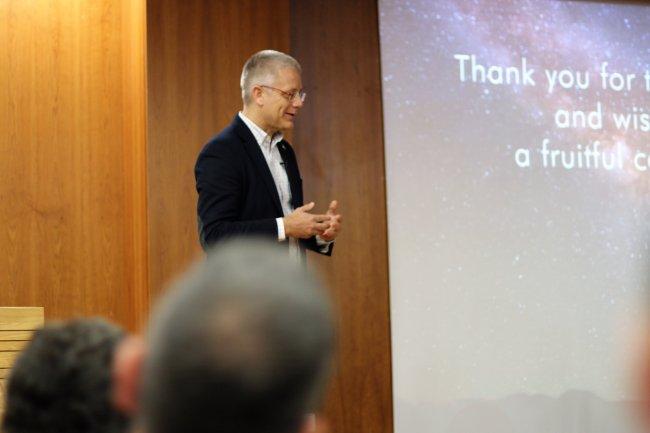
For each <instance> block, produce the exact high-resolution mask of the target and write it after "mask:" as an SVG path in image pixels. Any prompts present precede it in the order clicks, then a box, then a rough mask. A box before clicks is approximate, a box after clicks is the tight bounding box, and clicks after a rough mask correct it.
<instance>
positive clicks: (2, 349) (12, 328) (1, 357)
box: [0, 307, 45, 413]
mask: <svg viewBox="0 0 650 433" xmlns="http://www.w3.org/2000/svg"><path fill="white" fill-rule="evenodd" d="M44 323H45V313H44V309H43V307H0V394H2V398H1V399H0V413H1V412H2V408H3V406H4V389H5V381H6V380H7V377H8V376H9V371H10V370H11V366H12V365H13V363H14V361H15V359H16V357H17V356H18V354H19V353H20V351H21V350H22V348H23V347H25V345H26V344H27V343H28V342H29V340H30V339H31V337H32V333H33V332H34V331H35V330H36V329H38V328H40V327H42V326H43V324H44Z"/></svg>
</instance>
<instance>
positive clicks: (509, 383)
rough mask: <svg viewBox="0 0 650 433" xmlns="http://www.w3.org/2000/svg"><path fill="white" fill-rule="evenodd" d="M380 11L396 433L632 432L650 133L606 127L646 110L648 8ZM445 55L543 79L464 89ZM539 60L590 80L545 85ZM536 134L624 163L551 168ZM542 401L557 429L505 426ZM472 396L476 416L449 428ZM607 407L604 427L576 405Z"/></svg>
mask: <svg viewBox="0 0 650 433" xmlns="http://www.w3.org/2000/svg"><path fill="white" fill-rule="evenodd" d="M379 12H380V37H381V58H382V79H383V100H384V101H383V106H384V133H385V146H386V176H387V197H388V223H389V256H390V257H389V260H390V284H391V324H392V325H391V326H392V338H393V342H392V345H393V378H394V399H395V419H396V433H406V432H408V433H418V432H427V433H428V432H434V431H435V432H441V431H452V430H454V429H455V428H458V429H459V432H460V430H463V431H464V433H470V431H471V430H472V428H473V427H472V426H474V427H476V428H477V430H480V431H483V430H485V429H481V426H485V425H486V423H488V424H489V422H488V421H486V419H493V421H494V423H495V424H494V425H495V426H496V425H497V424H498V425H501V424H499V422H501V421H497V419H502V421H503V420H504V419H505V420H508V422H505V424H503V426H506V427H503V426H502V427H503V428H496V427H495V429H494V431H498V430H503V431H505V430H508V429H510V428H514V430H516V431H517V432H519V431H520V430H526V428H528V429H529V431H530V432H531V433H532V432H538V431H539V432H540V433H541V432H544V433H552V432H553V431H555V430H557V431H560V430H562V431H572V432H573V431H575V432H576V433H577V432H578V431H580V433H585V431H599V432H600V431H603V432H608V431H616V432H621V431H632V430H633V427H631V426H627V425H624V424H625V422H624V421H622V419H623V418H624V417H623V415H621V414H620V413H622V412H621V410H622V409H621V407H620V405H622V404H624V403H625V402H629V401H631V400H633V399H634V397H635V395H634V392H635V391H636V390H635V389H634V386H633V382H634V380H635V378H634V376H633V375H632V374H631V366H632V359H633V357H634V347H633V346H634V344H633V343H632V342H633V341H634V338H635V337H634V336H635V335H636V334H637V333H638V332H639V328H640V327H642V326H643V320H644V319H645V316H646V312H647V308H648V302H647V301H648V299H647V296H646V292H647V291H648V278H647V274H648V271H649V269H648V263H649V262H648V234H649V230H648V221H649V218H648V216H649V210H650V209H649V206H648V204H649V197H650V183H649V182H650V170H648V171H646V172H644V171H642V170H641V169H638V168H636V167H635V166H634V165H633V163H632V159H633V157H634V156H635V155H636V154H637V152H645V153H650V132H645V131H641V130H636V131H635V130H627V131H625V130H620V129H617V128H616V127H615V125H614V123H613V121H612V119H611V113H628V112H630V111H632V109H633V107H635V108H636V110H637V112H638V113H643V112H645V113H648V112H650V93H649V92H647V91H646V89H645V81H644V78H643V73H644V71H646V70H650V6H643V5H639V4H636V5H635V4H625V3H617V4H608V3H603V2H587V1H576V2H573V1H551V0H528V1H526V0H521V1H514V0H512V1H505V0H500V1H495V0H490V1H488V0H475V1H462V0H451V1H434V0H419V1H404V0H380V1H379ZM455 55H474V56H475V59H476V61H477V62H478V63H480V64H482V65H484V66H486V67H487V66H490V65H500V66H503V67H510V66H521V59H522V57H525V58H526V61H527V66H528V67H529V68H532V69H534V70H535V74H534V78H535V83H536V84H535V86H531V85H523V84H511V85H506V84H504V85H495V84H490V83H481V82H473V81H472V80H471V79H466V80H465V81H464V82H461V80H460V79H459V61H458V60H457V59H455V58H454V56H455ZM603 62H607V71H608V72H610V73H613V72H618V73H621V74H623V75H626V74H635V75H636V78H635V80H634V81H633V82H632V86H631V88H630V90H629V91H628V90H626V89H622V90H620V91H616V90H613V89H612V88H609V87H608V88H606V89H603V88H602V86H601V76H600V72H601V67H602V63H603ZM466 66H468V64H466ZM546 69H548V70H558V71H559V70H562V69H568V70H571V71H574V72H577V71H579V72H581V73H583V74H585V75H586V73H588V74H589V77H590V86H589V88H588V89H576V88H568V89H565V88H562V87H561V86H559V85H557V84H556V88H555V89H554V90H553V92H549V91H548V83H547V79H546V77H545V72H544V71H545V70H546ZM466 78H468V77H467V76H466ZM597 104H600V106H601V109H602V112H603V126H602V128H598V129H592V128H589V127H576V128H558V127H557V126H556V125H555V122H554V114H555V112H556V110H559V109H566V110H582V111H585V112H587V113H588V112H591V111H593V110H595V109H596V107H597ZM545 139H546V140H547V146H548V147H549V148H550V149H558V150H563V151H567V152H568V151H572V150H573V151H575V150H576V149H584V148H585V147H587V146H590V145H591V146H593V143H594V142H595V141H597V142H598V143H599V146H600V147H599V149H600V151H601V152H602V153H604V154H605V155H609V156H612V155H614V154H616V155H622V160H623V163H622V167H618V166H617V167H614V168H613V169H611V170H607V169H604V168H603V167H602V166H601V167H599V168H597V169H595V168H589V169H587V168H576V167H574V168H573V169H565V168H563V167H561V166H557V167H551V166H546V167H544V166H543V165H542V163H541V158H542V155H541V153H540V152H539V149H540V147H541V145H542V142H543V140H545ZM517 149H528V150H529V151H530V157H531V164H530V166H529V167H519V166H518V165H517V164H516V163H515V152H516V151H517ZM567 155H568V153H567ZM646 163H647V161H646ZM517 396H519V397H520V399H519V400H517V398H518V397H517ZM513 398H514V399H515V401H513V400H512V399H513ZM536 398H539V399H551V400H544V402H545V403H544V404H545V405H546V406H544V407H545V408H546V409H544V410H546V412H545V413H551V412H552V413H555V412H553V411H556V412H557V413H558V414H559V415H557V416H556V417H554V418H553V420H554V421H553V422H555V424H552V423H551V424H548V423H546V422H545V421H539V420H538V418H539V419H543V418H544V417H541V418H540V417H539V416H538V418H535V419H532V418H531V419H530V420H527V421H525V422H524V421H522V422H521V423H520V424H517V422H514V421H512V417H513V416H514V415H512V414H516V413H529V412H530V413H531V416H533V415H532V414H533V413H537V412H535V410H534V408H535V407H537V406H535V405H538V404H539V405H542V403H541V401H542V400H539V401H538V400H536ZM477 402H478V403H477ZM486 402H487V403H490V404H492V406H493V407H492V408H491V409H489V410H488V409H486V408H485V407H483V406H481V404H483V403H486ZM558 402H564V403H566V404H567V406H566V407H565V406H561V407H560V406H558V404H559V403H558ZM567 402H569V403H567ZM571 402H573V403H571ZM475 403H476V405H475V406H476V407H478V409H477V412H476V413H477V414H478V415H471V414H473V413H474V412H472V411H470V412H468V413H469V414H470V415H467V416H465V417H464V418H465V419H466V420H468V421H467V422H468V423H469V424H467V425H465V424H462V423H461V424H458V423H457V422H456V421H454V420H457V418H458V414H459V413H461V412H462V411H463V410H468V409H467V407H468V405H469V407H471V408H475V406H472V405H474V404H475ZM479 403H480V404H479ZM487 403H486V404H487ZM518 404H519V405H520V406H522V407H524V406H525V407H527V408H529V409H530V410H529V412H526V411H525V410H523V412H522V411H518V410H515V408H517V407H519V406H517V405H518ZM601 404H602V405H605V406H607V407H609V408H610V410H611V413H612V415H611V417H610V418H608V420H600V421H598V420H596V418H593V417H592V416H591V415H590V412H589V410H587V412H586V415H585V414H583V413H582V412H580V413H579V414H578V412H574V411H573V410H572V409H571V408H576V409H575V410H576V411H578V409H579V408H581V409H579V410H581V411H583V412H584V411H585V407H587V408H590V407H593V408H597V407H600V406H599V405H601ZM539 407H542V406H539ZM567 407H568V408H569V409H567ZM531 408H533V409H531ZM482 410H483V411H484V412H481V411H482ZM491 410H494V411H493V412H494V413H498V414H499V415H498V416H497V415H494V414H493V412H490V411H491ZM486 411H487V412H486ZM594 411H596V409H594ZM605 412H607V411H606V410H604V409H603V410H602V411H601V413H605ZM481 414H482V415H481ZM535 416H537V415H535ZM594 416H596V415H594ZM486 417H487V418H486ZM499 417H501V418H499ZM562 417H565V418H566V419H569V420H573V421H566V422H567V423H573V424H571V425H574V426H575V428H567V427H566V425H565V424H563V423H564V421H562V420H565V418H562ZM567 417H568V418H567ZM572 417H573V418H572ZM581 417H582V418H581ZM461 418H462V417H461ZM576 419H577V420H578V421H576ZM535 420H537V421H535ZM580 420H582V421H580ZM455 422H456V423H455ZM585 423H586V424H585ZM524 425H526V426H528V427H526V428H523V427H521V426H524ZM586 425H588V426H591V427H589V428H587V427H585V426H586ZM454 426H455V427H454ZM513 426H514V427H513ZM549 426H555V427H557V428H555V427H553V428H551V427H549ZM520 427H521V428H520ZM488 430H489V429H488ZM454 431H455V430H454Z"/></svg>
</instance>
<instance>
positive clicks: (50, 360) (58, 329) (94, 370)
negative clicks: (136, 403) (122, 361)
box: [2, 319, 127, 433]
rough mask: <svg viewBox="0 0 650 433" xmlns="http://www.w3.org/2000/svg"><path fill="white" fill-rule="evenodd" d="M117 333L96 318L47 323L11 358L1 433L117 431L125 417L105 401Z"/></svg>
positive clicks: (110, 326) (125, 424)
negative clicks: (16, 356)
mask: <svg viewBox="0 0 650 433" xmlns="http://www.w3.org/2000/svg"><path fill="white" fill-rule="evenodd" d="M123 336H124V333H123V331H122V330H121V329H120V328H119V327H117V326H115V325H112V324H110V323H108V322H106V321H104V320H101V319H80V320H73V321H70V322H60V323H56V322H55V323H50V324H47V325H46V326H45V327H43V328H41V329H39V330H37V331H36V332H35V333H34V335H33V337H32V340H31V341H30V342H29V343H28V345H27V346H26V347H25V349H24V350H23V351H22V353H21V354H20V355H19V356H18V358H17V359H16V362H15V364H14V366H13V367H12V370H11V374H10V376H9V380H8V386H7V389H6V403H5V412H4V416H3V422H2V431H3V433H43V432H59V433H77V432H78V433H117V432H122V431H125V430H126V426H127V420H126V418H125V417H124V416H123V415H121V414H119V413H118V412H117V411H116V410H114V409H113V407H112V405H111V402H110V389H111V365H112V360H113V353H114V350H115V347H116V345H117V343H118V342H119V341H120V340H121V339H122V338H123Z"/></svg>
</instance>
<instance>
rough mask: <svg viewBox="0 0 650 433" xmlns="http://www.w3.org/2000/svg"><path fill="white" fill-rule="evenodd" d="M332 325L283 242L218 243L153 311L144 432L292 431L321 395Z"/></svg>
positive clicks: (318, 292)
mask: <svg viewBox="0 0 650 433" xmlns="http://www.w3.org/2000/svg"><path fill="white" fill-rule="evenodd" d="M333 329H334V328H333V321H332V316H331V307H330V304H329V302H328V299H327V297H326V296H325V292H324V291H323V288H322V287H321V286H320V284H319V283H318V282H317V281H316V280H315V279H314V278H313V277H312V276H311V275H310V274H309V273H308V272H307V271H306V270H305V268H304V266H301V265H300V264H298V263H294V262H293V261H292V260H291V259H290V258H289V257H288V255H287V251H286V250H285V249H283V248H281V247H279V246H277V245H275V244H273V243H265V242H261V241H254V242H251V241H247V242H243V241H241V240H240V241H235V242H225V243H223V244H219V245H218V246H217V248H216V249H215V250H213V251H211V252H210V254H209V255H208V257H207V259H206V260H205V261H204V262H203V263H200V264H199V265H198V266H196V267H195V268H194V269H193V270H192V271H191V272H189V273H188V274H187V275H186V276H185V277H184V278H183V279H182V280H180V282H179V283H178V284H177V285H176V287H175V288H174V289H173V290H172V291H171V292H170V294H169V295H168V296H167V297H166V299H165V300H164V301H163V303H162V305H161V307H159V308H158V309H157V310H156V313H155V315H154V316H153V319H152V324H151V329H150V332H151V334H150V352H149V356H148V361H147V366H146V367H145V370H144V371H145V377H144V383H143V396H142V397H143V417H144V419H143V421H144V423H145V426H146V429H147V431H148V432H150V433H179V432H183V431H191V432H192V433H206V432H214V431H218V432H221V433H249V432H250V433H252V432H256V433H257V432H259V431H264V432H268V433H287V432H295V431H298V429H299V427H300V424H301V422H302V421H303V419H304V416H305V414H306V413H308V412H309V411H310V410H313V409H314V406H315V405H316V404H318V403H320V401H319V400H320V398H321V397H322V391H323V389H324V384H325V381H326V379H327V377H328V373H329V369H330V368H329V367H330V361H331V355H332V350H333V346H334V330H333Z"/></svg>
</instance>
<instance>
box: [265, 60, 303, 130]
mask: <svg viewBox="0 0 650 433" xmlns="http://www.w3.org/2000/svg"><path fill="white" fill-rule="evenodd" d="M270 86H271V87H273V88H274V89H273V88H270V87H262V90H263V93H264V96H263V105H262V107H261V111H262V116H263V118H264V123H266V126H267V127H268V128H270V129H271V130H272V132H277V131H286V130H289V129H293V121H294V118H295V116H296V115H297V114H298V111H299V110H300V108H302V104H303V102H302V101H301V100H300V98H299V97H298V96H296V97H295V98H293V99H291V100H289V97H288V94H290V93H291V94H295V93H296V92H297V91H299V90H302V80H301V78H300V73H299V72H298V71H297V70H295V69H293V68H282V69H280V70H278V73H277V76H276V77H275V80H274V81H273V84H271V85H270ZM279 90H280V91H281V92H280V91H279ZM282 92H284V93H282Z"/></svg>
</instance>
